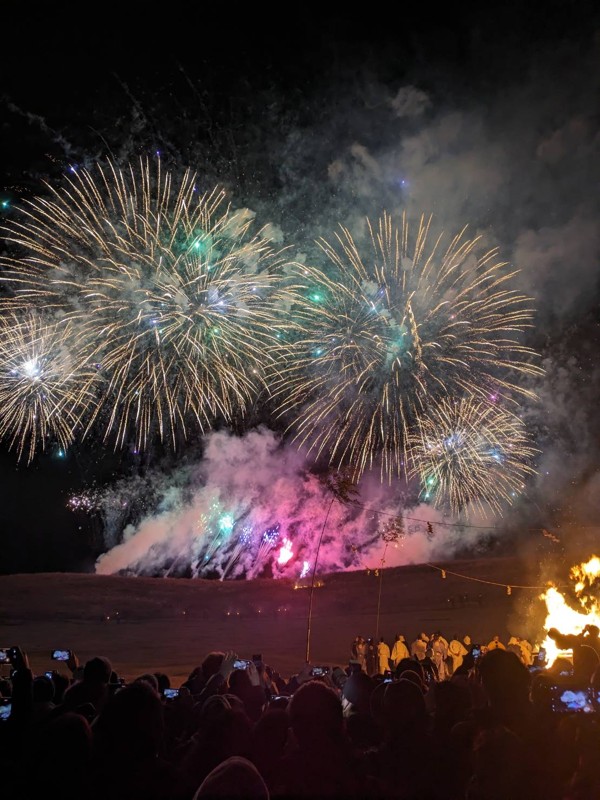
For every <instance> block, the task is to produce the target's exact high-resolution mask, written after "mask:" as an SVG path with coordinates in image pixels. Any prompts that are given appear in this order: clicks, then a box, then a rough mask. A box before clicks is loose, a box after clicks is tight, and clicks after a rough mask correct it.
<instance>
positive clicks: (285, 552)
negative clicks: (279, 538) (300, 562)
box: [277, 539, 294, 564]
mask: <svg viewBox="0 0 600 800" xmlns="http://www.w3.org/2000/svg"><path fill="white" fill-rule="evenodd" d="M293 555H294V551H293V550H292V543H291V542H290V540H289V539H284V540H283V544H282V545H281V550H280V551H279V558H278V559H277V563H278V564H287V562H288V561H289V560H290V558H292V557H293Z"/></svg>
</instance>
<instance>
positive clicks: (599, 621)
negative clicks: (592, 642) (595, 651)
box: [541, 556, 600, 667]
mask: <svg viewBox="0 0 600 800" xmlns="http://www.w3.org/2000/svg"><path fill="white" fill-rule="evenodd" d="M569 578H570V580H571V581H572V582H573V591H574V593H575V597H576V599H577V603H578V604H579V606H580V608H579V610H577V609H575V608H573V607H572V606H571V605H569V604H568V602H567V600H566V598H565V596H564V595H563V594H562V593H561V592H560V591H559V590H558V589H557V588H556V586H550V587H549V588H548V589H547V590H546V591H545V592H544V593H543V594H542V595H541V599H542V600H544V601H545V603H546V609H547V615H546V621H545V623H544V630H546V631H548V630H549V629H550V628H556V629H557V630H559V631H560V632H561V633H563V634H575V635H576V634H578V633H581V632H582V630H583V629H584V628H585V626H586V625H597V626H598V627H599V628H600V592H599V590H600V582H599V581H598V579H599V578H600V558H598V556H592V557H591V558H590V559H589V561H586V562H584V563H583V564H576V565H575V566H574V567H571V571H570V572H569ZM542 647H543V648H544V649H545V650H546V658H547V665H546V666H547V667H551V666H552V664H554V662H555V661H556V659H557V658H559V657H561V656H562V657H570V656H571V655H572V652H571V651H570V650H561V649H560V648H559V647H557V645H556V643H555V642H554V640H553V639H551V638H550V637H549V636H546V638H545V639H544V642H543V644H542Z"/></svg>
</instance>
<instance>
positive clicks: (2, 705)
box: [0, 697, 12, 722]
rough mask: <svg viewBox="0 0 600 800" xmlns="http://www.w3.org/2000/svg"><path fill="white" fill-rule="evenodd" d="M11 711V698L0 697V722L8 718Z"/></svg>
mask: <svg viewBox="0 0 600 800" xmlns="http://www.w3.org/2000/svg"><path fill="white" fill-rule="evenodd" d="M11 713H12V700H11V699H10V698H9V697H2V698H0V722H6V721H7V720H9V719H10V715H11Z"/></svg>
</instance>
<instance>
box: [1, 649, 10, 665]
mask: <svg viewBox="0 0 600 800" xmlns="http://www.w3.org/2000/svg"><path fill="white" fill-rule="evenodd" d="M9 651H10V647H3V648H2V649H0V664H10V652H9Z"/></svg>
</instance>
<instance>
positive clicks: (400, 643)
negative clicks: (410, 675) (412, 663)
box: [391, 633, 410, 667]
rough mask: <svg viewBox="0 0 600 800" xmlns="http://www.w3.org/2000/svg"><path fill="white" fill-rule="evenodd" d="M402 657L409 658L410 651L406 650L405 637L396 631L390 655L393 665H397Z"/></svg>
mask: <svg viewBox="0 0 600 800" xmlns="http://www.w3.org/2000/svg"><path fill="white" fill-rule="evenodd" d="M403 658H410V653H409V652H408V647H407V646H406V639H405V638H404V636H402V634H401V633H397V634H396V639H395V641H394V646H393V647H392V655H391V659H392V661H393V663H394V667H397V666H398V664H399V663H400V662H401V661H402V659H403Z"/></svg>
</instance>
